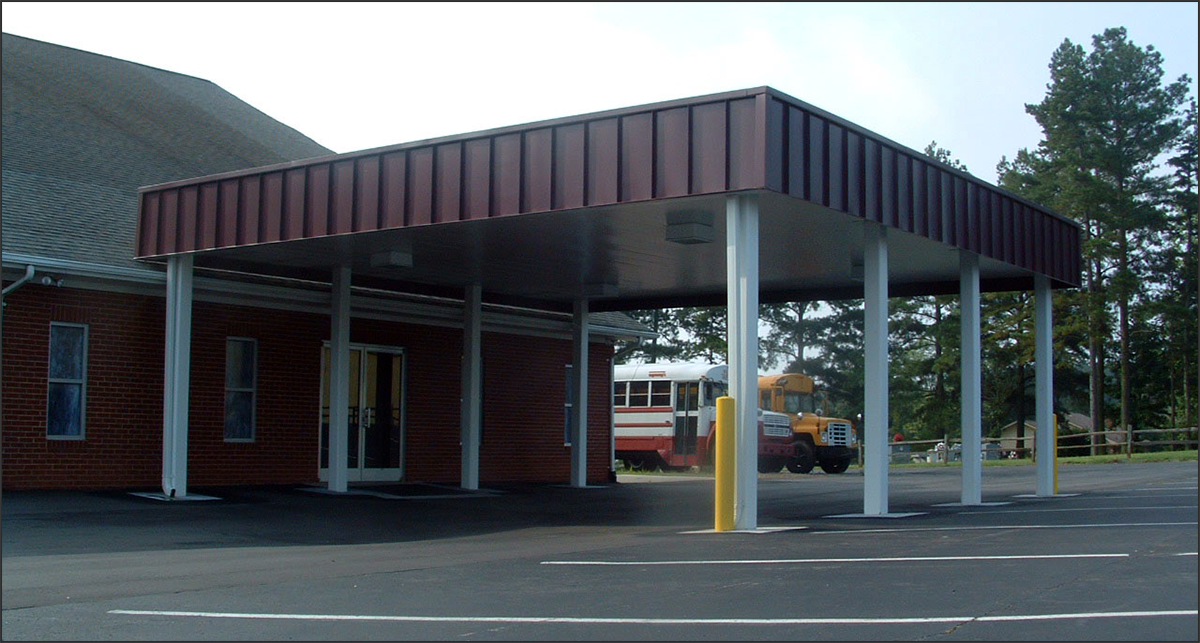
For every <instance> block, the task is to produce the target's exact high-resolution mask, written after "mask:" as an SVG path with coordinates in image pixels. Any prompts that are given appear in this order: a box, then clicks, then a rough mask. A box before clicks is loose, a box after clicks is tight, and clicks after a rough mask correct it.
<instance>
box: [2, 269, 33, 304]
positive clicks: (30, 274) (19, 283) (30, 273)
mask: <svg viewBox="0 0 1200 643" xmlns="http://www.w3.org/2000/svg"><path fill="white" fill-rule="evenodd" d="M35 272H37V269H35V268H34V267H33V264H29V265H28V266H25V276H24V277H21V278H20V279H18V280H16V281H14V282H12V283H11V284H8V286H6V287H5V288H4V292H3V293H2V296H4V297H7V296H8V293H10V292H12V291H14V290H16V289H17V288H20V287H21V286H24V285H25V282H27V281H29V280H30V279H33V273H35Z"/></svg>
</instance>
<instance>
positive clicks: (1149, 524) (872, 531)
mask: <svg viewBox="0 0 1200 643" xmlns="http://www.w3.org/2000/svg"><path fill="white" fill-rule="evenodd" d="M1195 524H1196V522H1195V521H1192V522H1110V523H1094V524H1088V525H984V526H978V527H908V528H904V527H897V528H894V529H838V530H833V531H809V532H805V533H809V534H812V535H814V536H817V535H820V534H881V533H893V532H898V531H979V530H982V529H1079V528H1084V529H1087V528H1095V527H1179V526H1184V525H1195Z"/></svg>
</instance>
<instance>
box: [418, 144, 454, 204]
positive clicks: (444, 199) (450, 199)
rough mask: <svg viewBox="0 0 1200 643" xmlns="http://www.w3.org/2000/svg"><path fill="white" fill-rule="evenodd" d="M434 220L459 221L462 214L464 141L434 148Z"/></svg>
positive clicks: (422, 186)
mask: <svg viewBox="0 0 1200 643" xmlns="http://www.w3.org/2000/svg"><path fill="white" fill-rule="evenodd" d="M433 157H434V176H433V187H432V188H428V187H427V186H424V185H417V186H416V188H417V189H431V190H432V191H433V203H434V206H433V221H434V223H446V222H448V221H458V220H459V218H460V217H461V216H462V143H457V142H456V143H447V144H445V145H438V146H437V147H435V148H434V154H433Z"/></svg>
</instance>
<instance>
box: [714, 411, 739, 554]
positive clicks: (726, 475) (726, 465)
mask: <svg viewBox="0 0 1200 643" xmlns="http://www.w3.org/2000/svg"><path fill="white" fill-rule="evenodd" d="M734 408H735V407H734V400H733V398H732V397H729V396H727V395H726V396H722V397H718V398H717V428H716V431H717V439H716V444H715V446H716V451H717V452H716V454H715V457H714V458H713V462H714V464H715V469H716V471H715V475H716V478H717V484H716V487H717V488H716V511H715V512H714V513H715V514H716V531H732V530H733V499H734V495H733V493H734V487H733V484H734V481H735V480H736V479H737V478H736V475H735V474H736V471H735V467H736V466H737V457H736V452H735V444H736V441H735V440H734V428H733V427H734V417H735V416H734Z"/></svg>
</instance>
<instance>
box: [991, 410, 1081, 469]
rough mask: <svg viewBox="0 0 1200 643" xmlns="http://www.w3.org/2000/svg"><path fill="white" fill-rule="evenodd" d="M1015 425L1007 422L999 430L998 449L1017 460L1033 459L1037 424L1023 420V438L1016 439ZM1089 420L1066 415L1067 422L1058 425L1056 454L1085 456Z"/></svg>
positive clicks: (1078, 415)
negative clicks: (1013, 454) (1014, 456)
mask: <svg viewBox="0 0 1200 643" xmlns="http://www.w3.org/2000/svg"><path fill="white" fill-rule="evenodd" d="M1018 428H1019V427H1018V426H1017V423H1016V422H1015V421H1014V422H1009V423H1008V424H1005V425H1004V426H1003V427H1001V428H1000V448H1001V449H1002V450H1003V452H1004V453H1005V454H1006V455H1007V454H1011V453H1014V452H1015V453H1016V454H1017V455H1016V457H1018V458H1029V457H1033V453H1034V444H1035V442H1036V438H1037V430H1038V426H1037V422H1035V421H1033V420H1025V433H1024V438H1022V439H1018V437H1017V429H1018ZM1091 430H1092V429H1091V418H1089V417H1087V416H1086V415H1082V414H1079V413H1071V414H1069V415H1067V421H1066V422H1065V423H1064V422H1062V421H1061V420H1060V421H1059V424H1058V446H1059V451H1058V454H1059V455H1061V456H1067V455H1087V454H1088V452H1089V451H1088V448H1089V445H1090V442H1089V441H1088V436H1087V434H1088V433H1090V432H1091Z"/></svg>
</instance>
